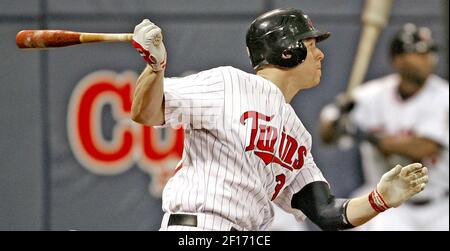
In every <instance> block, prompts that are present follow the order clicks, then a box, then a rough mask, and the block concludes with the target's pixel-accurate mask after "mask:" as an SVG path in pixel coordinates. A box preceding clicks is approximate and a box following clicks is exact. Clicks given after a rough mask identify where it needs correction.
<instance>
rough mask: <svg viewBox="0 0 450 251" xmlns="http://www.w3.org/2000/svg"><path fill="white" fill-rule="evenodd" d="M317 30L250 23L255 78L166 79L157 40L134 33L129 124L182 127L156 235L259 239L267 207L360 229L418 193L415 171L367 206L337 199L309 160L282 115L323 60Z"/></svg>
mask: <svg viewBox="0 0 450 251" xmlns="http://www.w3.org/2000/svg"><path fill="white" fill-rule="evenodd" d="M329 36H330V33H328V32H321V31H319V30H317V29H316V28H315V27H314V26H313V24H312V22H311V20H310V18H309V17H308V16H307V15H306V14H305V13H303V12H302V11H300V10H296V9H291V8H286V9H276V10H273V11H270V12H267V13H265V14H263V15H261V16H259V17H258V18H256V20H254V21H253V23H252V24H251V25H250V28H249V30H248V32H247V37H246V41H247V47H248V52H249V56H250V59H251V62H252V65H253V67H254V69H255V71H256V74H250V73H246V72H243V71H241V70H238V69H236V68H233V67H230V66H226V67H218V68H214V69H210V70H206V71H202V72H199V73H197V74H194V75H190V76H187V77H183V78H165V77H164V69H165V66H166V62H167V57H166V55H167V54H166V50H165V48H164V44H163V43H162V42H161V41H162V31H161V29H160V28H159V27H158V26H156V25H155V24H153V23H151V22H150V21H149V20H144V21H143V22H142V23H140V24H138V25H137V26H136V28H135V31H134V46H135V47H136V48H137V50H138V51H139V52H140V54H141V55H142V56H143V57H144V59H145V60H146V62H147V63H148V65H147V67H146V68H145V69H144V71H143V72H142V74H141V75H140V77H139V79H138V81H137V86H136V88H135V92H134V98H133V105H132V112H131V113H132V119H133V120H134V121H136V122H138V123H142V124H146V125H151V126H180V125H181V126H183V127H184V129H185V141H184V154H183V157H182V160H181V161H180V163H179V165H178V166H177V168H176V172H175V174H174V176H173V177H172V178H171V179H170V180H169V182H168V183H167V185H166V187H165V189H164V192H163V205H162V208H163V211H164V212H165V215H164V217H163V220H162V224H161V230H222V231H234V230H238V231H241V230H265V229H267V228H268V227H269V226H270V224H271V222H272V219H273V214H274V209H273V207H272V204H271V201H272V202H273V203H275V204H276V205H277V206H279V207H281V208H282V209H283V210H285V211H286V212H289V213H291V214H293V215H294V216H295V217H296V219H297V220H303V219H304V218H305V217H308V218H310V219H311V220H312V221H313V222H314V223H315V224H317V225H318V226H319V227H321V228H322V229H326V230H340V229H347V228H352V227H354V226H359V225H361V224H363V223H365V222H367V221H369V220H370V219H371V218H373V217H375V216H376V215H377V214H379V213H381V212H383V211H385V210H387V209H389V208H391V207H398V206H399V205H400V204H402V203H403V202H405V201H406V200H408V199H409V198H410V197H411V196H412V195H414V194H416V193H418V192H420V191H421V190H423V189H424V188H425V186H426V183H427V180H428V176H427V168H426V167H424V166H422V164H420V163H414V164H410V165H406V166H400V165H398V166H395V167H394V168H393V169H391V170H390V171H388V172H387V173H386V174H385V175H384V176H383V177H382V178H381V180H380V182H379V183H378V184H377V185H376V186H375V187H374V188H373V191H372V192H370V193H369V194H367V195H365V196H361V197H358V198H354V199H338V198H335V197H334V196H333V195H332V194H331V192H330V187H329V185H328V183H327V181H326V180H325V178H324V177H323V175H322V173H321V171H320V169H319V168H318V167H317V166H316V164H315V163H314V159H313V156H312V154H311V144H312V140H311V135H310V134H309V133H308V131H307V130H306V128H305V127H304V126H303V124H302V122H301V121H300V119H299V118H298V117H297V115H296V114H295V112H294V109H293V108H292V107H291V106H290V105H289V102H290V101H291V100H292V98H293V97H294V95H296V94H297V93H298V92H299V91H300V90H302V89H307V88H311V87H313V86H316V85H317V84H318V83H319V81H320V76H321V61H322V59H323V58H324V54H323V53H322V51H321V50H320V49H319V48H317V47H316V43H318V42H321V41H323V40H325V39H327V38H328V37H329Z"/></svg>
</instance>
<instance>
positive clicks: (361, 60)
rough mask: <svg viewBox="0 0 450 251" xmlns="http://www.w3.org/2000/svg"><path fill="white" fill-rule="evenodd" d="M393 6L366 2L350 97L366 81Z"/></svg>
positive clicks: (371, 0) (373, 0) (377, 0)
mask: <svg viewBox="0 0 450 251" xmlns="http://www.w3.org/2000/svg"><path fill="white" fill-rule="evenodd" d="M391 6H392V0H366V3H365V8H364V11H363V14H362V18H361V21H362V24H363V29H362V33H361V37H360V40H359V45H358V51H357V53H356V56H355V59H354V62H353V67H352V71H351V75H350V80H349V83H348V86H347V91H346V94H347V96H349V97H351V93H352V91H353V90H354V89H355V88H356V87H358V86H359V85H360V84H361V83H362V82H363V80H364V76H365V75H366V72H367V69H368V67H369V63H370V59H371V57H372V53H373V50H374V49H375V44H376V42H377V40H378V36H379V34H380V32H381V31H382V30H383V28H384V27H385V26H386V24H387V23H388V19H389V15H390V10H391Z"/></svg>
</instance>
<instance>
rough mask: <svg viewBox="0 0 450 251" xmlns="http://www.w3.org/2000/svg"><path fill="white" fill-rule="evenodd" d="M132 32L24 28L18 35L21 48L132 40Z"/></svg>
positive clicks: (18, 43) (17, 39)
mask: <svg viewBox="0 0 450 251" xmlns="http://www.w3.org/2000/svg"><path fill="white" fill-rule="evenodd" d="M132 39H133V34H132V33H87V32H75V31H67V30H22V31H20V32H18V33H17V35H16V44H17V47H19V48H21V49H27V48H28V49H32V48H40V49H46V48H53V47H64V46H70V45H76V44H83V43H94V42H131V41H132Z"/></svg>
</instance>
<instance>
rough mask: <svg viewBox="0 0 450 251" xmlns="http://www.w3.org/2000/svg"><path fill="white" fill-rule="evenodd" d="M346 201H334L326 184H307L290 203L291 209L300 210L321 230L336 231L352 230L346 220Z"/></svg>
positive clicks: (318, 182)
mask: <svg viewBox="0 0 450 251" xmlns="http://www.w3.org/2000/svg"><path fill="white" fill-rule="evenodd" d="M348 201H349V200H348V199H336V198H335V197H334V196H333V195H331V193H330V188H329V186H328V184H327V183H326V182H323V181H316V182H312V183H309V184H308V185H306V186H305V187H303V188H302V190H300V191H299V192H298V193H296V194H294V196H293V197H292V201H291V206H292V208H296V209H299V210H301V211H302V212H303V213H304V214H305V215H306V217H308V218H309V219H310V220H311V221H312V222H314V224H316V225H317V226H319V227H320V228H321V229H322V230H327V231H337V230H344V229H349V228H353V227H354V226H353V225H352V224H350V222H349V221H348V219H347V215H346V211H347V204H348Z"/></svg>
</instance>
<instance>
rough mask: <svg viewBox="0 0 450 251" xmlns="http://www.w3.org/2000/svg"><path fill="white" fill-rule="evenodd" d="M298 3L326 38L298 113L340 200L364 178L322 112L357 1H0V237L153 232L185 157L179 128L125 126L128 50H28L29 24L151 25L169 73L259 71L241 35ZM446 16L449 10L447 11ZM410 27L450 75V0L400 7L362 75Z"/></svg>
mask: <svg viewBox="0 0 450 251" xmlns="http://www.w3.org/2000/svg"><path fill="white" fill-rule="evenodd" d="M287 6H292V7H297V8H301V9H303V10H304V11H305V12H307V13H308V14H309V15H310V16H311V17H312V19H313V21H314V23H315V26H316V27H318V28H320V29H323V30H329V31H330V32H331V33H332V37H331V38H330V39H329V40H327V41H326V42H324V43H321V44H320V47H321V49H322V50H323V51H324V52H325V54H326V58H325V60H324V63H323V64H324V65H323V76H322V82H321V84H320V86H318V87H317V88H315V89H312V90H308V91H305V92H303V93H301V94H299V95H298V96H297V97H296V98H295V99H294V101H293V107H294V108H295V109H296V111H297V113H298V114H299V116H300V117H301V119H302V120H303V122H304V124H305V125H306V127H307V128H308V129H309V130H310V132H311V133H312V135H313V139H314V144H313V145H314V148H313V154H314V155H315V160H316V162H317V164H318V165H319V166H320V167H321V169H322V170H323V172H324V174H325V176H326V177H327V179H328V180H329V181H330V183H331V185H332V187H333V190H334V191H335V194H336V195H338V196H346V195H348V194H349V193H350V192H351V191H352V190H353V189H355V188H356V187H357V186H358V185H359V184H361V182H362V176H361V172H360V168H359V164H358V155H357V151H356V149H355V148H353V149H350V150H348V151H340V150H337V149H335V148H332V147H326V146H324V145H323V144H322V143H321V142H320V139H319V137H318V135H317V120H318V115H319V111H320V109H321V108H322V107H323V106H324V105H325V104H327V103H329V102H331V101H333V98H334V96H335V95H336V94H337V93H339V92H342V91H344V90H345V87H346V84H347V80H348V78H349V74H350V71H351V66H352V62H353V57H354V54H355V52H356V48H357V44H358V41H359V33H360V28H361V23H360V15H361V10H362V8H363V1H361V0H333V1H332V0H302V1H301V0H296V1H294V0H227V1H211V0H128V1H122V0H95V1H91V0H78V1H70V0H33V1H30V0H1V1H0V36H1V39H0V50H1V58H2V60H0V82H1V84H0V115H1V116H0V199H1V202H0V230H157V229H158V228H159V225H160V221H161V217H162V211H161V201H160V200H161V199H160V194H161V189H162V188H163V184H164V182H165V180H167V178H169V177H170V175H171V174H172V172H173V169H174V167H175V164H176V163H177V160H178V159H179V158H180V156H181V150H182V143H181V142H180V140H181V139H182V132H181V131H175V130H172V129H166V130H153V129H150V128H146V127H141V126H138V125H136V124H134V123H132V122H131V121H130V119H129V116H128V115H129V111H130V106H131V100H130V93H131V92H132V89H131V86H132V84H133V82H134V81H135V80H136V78H137V76H138V74H139V72H140V71H141V70H142V69H143V68H144V66H145V65H144V62H143V61H142V59H141V58H140V56H139V55H138V53H137V52H136V51H135V50H134V48H133V47H132V46H131V45H130V44H124V43H120V44H119V43H109V44H90V45H80V46H73V47H67V48H60V49H54V50H48V51H22V50H18V49H17V48H16V46H15V43H14V41H15V34H16V33H17V32H18V31H19V30H22V29H39V28H40V29H67V30H76V31H87V32H132V31H133V29H134V26H135V25H136V24H138V23H139V22H140V21H141V20H142V19H143V18H150V19H151V20H152V21H153V22H155V23H156V24H158V25H159V26H160V27H161V28H162V29H163V32H164V38H165V44H166V47H167V50H168V54H169V59H168V67H167V71H166V73H167V74H166V75H168V76H180V75H183V74H185V73H186V72H188V71H200V70H204V69H208V68H211V67H215V66H220V65H232V66H234V67H237V68H241V69H243V70H245V71H248V72H251V71H252V69H251V67H250V63H249V60H248V58H247V53H246V50H245V32H246V29H247V27H248V25H249V23H250V22H251V21H252V20H253V19H254V18H255V17H256V16H257V15H259V14H260V13H262V12H264V11H266V10H268V9H272V8H276V7H287ZM445 10H446V11H445ZM405 22H415V23H417V24H420V25H427V26H429V27H430V28H431V29H432V30H433V31H434V34H435V35H436V38H437V40H438V42H439V43H440V44H441V45H444V46H443V51H442V53H441V61H440V62H441V63H440V65H439V68H438V73H439V75H441V76H444V77H448V72H447V69H448V46H446V45H448V25H447V23H448V1H444V0H427V1H421V0H395V1H394V5H393V12H392V16H391V19H390V24H389V26H388V27H387V28H386V29H385V30H384V31H383V33H382V34H381V37H380V41H379V43H378V44H377V46H376V51H375V53H374V57H373V60H372V63H371V67H370V69H369V72H368V74H367V76H366V79H373V78H376V77H379V76H382V75H384V74H386V73H389V72H391V69H390V65H389V64H390V63H389V59H388V57H387V45H388V40H389V37H390V36H392V34H393V33H394V31H395V30H397V29H398V28H399V27H401V25H402V24H403V23H405Z"/></svg>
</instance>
